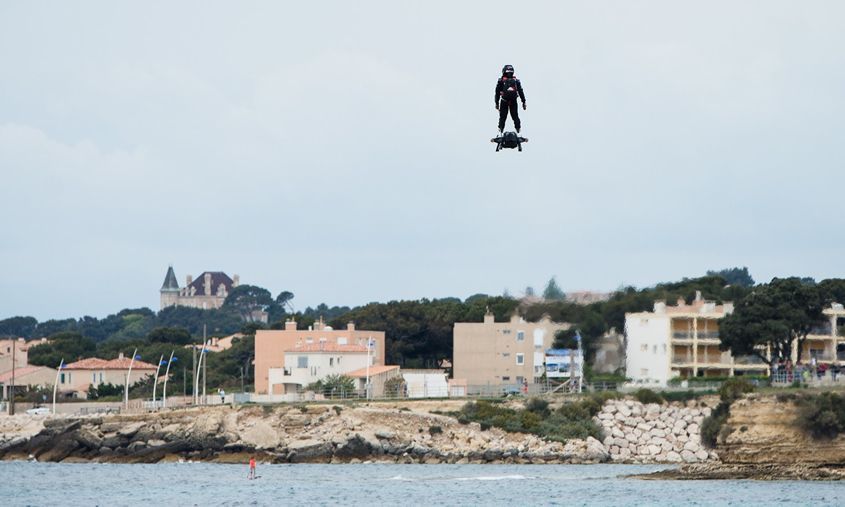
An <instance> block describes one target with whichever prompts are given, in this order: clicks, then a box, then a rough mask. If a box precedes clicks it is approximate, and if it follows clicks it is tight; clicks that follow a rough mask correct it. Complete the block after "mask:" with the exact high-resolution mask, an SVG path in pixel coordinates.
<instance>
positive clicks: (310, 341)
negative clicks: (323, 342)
mask: <svg viewBox="0 0 845 507" xmlns="http://www.w3.org/2000/svg"><path fill="white" fill-rule="evenodd" d="M305 343H314V338H310V337H309V338H306V339H305Z"/></svg>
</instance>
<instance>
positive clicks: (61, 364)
mask: <svg viewBox="0 0 845 507" xmlns="http://www.w3.org/2000/svg"><path fill="white" fill-rule="evenodd" d="M64 365H65V358H62V360H61V361H60V362H59V369H58V370H56V381H55V382H53V415H56V388H58V387H59V374H60V373H61V372H62V368H64V367H65V366H64Z"/></svg>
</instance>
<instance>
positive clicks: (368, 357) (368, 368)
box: [364, 336, 373, 400]
mask: <svg viewBox="0 0 845 507" xmlns="http://www.w3.org/2000/svg"><path fill="white" fill-rule="evenodd" d="M372 343H373V337H372V336H370V337H369V338H367V382H366V383H365V384H364V389H366V392H365V394H366V397H367V399H368V400H369V399H370V349H371V348H372V347H371V345H372Z"/></svg>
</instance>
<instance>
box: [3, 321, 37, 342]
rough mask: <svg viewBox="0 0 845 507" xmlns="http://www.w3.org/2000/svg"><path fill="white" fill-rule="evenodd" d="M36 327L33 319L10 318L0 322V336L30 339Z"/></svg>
mask: <svg viewBox="0 0 845 507" xmlns="http://www.w3.org/2000/svg"><path fill="white" fill-rule="evenodd" d="M37 326H38V321H37V320H36V319H35V317H10V318H8V319H3V320H0V336H10V337H13V338H31V337H32V335H33V334H34V333H35V328H36V327H37Z"/></svg>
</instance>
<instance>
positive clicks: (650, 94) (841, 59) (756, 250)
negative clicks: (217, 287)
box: [0, 0, 845, 320]
mask: <svg viewBox="0 0 845 507" xmlns="http://www.w3.org/2000/svg"><path fill="white" fill-rule="evenodd" d="M127 4H134V5H133V6H127ZM409 5H410V3H409V2H395V1H384V2H369V1H362V2H348V1H337V2H225V3H224V2H206V1H202V2H170V1H168V2H111V1H103V2H58V1H57V2H27V1H20V2H13V1H4V2H2V3H0V175H2V178H0V220H2V230H0V265H2V269H3V271H2V276H0V318H5V317H9V316H13V315H32V316H35V317H36V318H38V319H39V320H44V319H48V318H59V317H80V316H82V315H93V316H97V317H104V316H106V315H107V314H109V313H114V312H117V311H119V310H120V309H122V308H126V307H139V306H148V307H151V308H153V309H154V310H158V305H159V299H158V291H159V288H160V287H161V284H162V282H163V280H164V275H165V272H166V271H167V267H168V265H171V264H172V265H173V267H174V269H175V271H176V275H177V277H178V279H179V282H180V284H184V279H185V275H188V274H191V275H193V276H195V277H196V276H197V275H199V274H200V273H201V272H202V271H205V270H212V271H217V270H220V271H225V272H226V273H228V274H230V275H232V274H238V275H240V277H241V282H242V283H249V284H255V285H260V286H262V287H265V288H267V289H269V290H270V291H271V292H272V293H273V295H276V294H277V293H278V292H279V291H282V290H290V291H292V292H294V293H295V294H296V299H295V301H294V302H295V303H296V305H297V307H298V308H305V306H308V305H311V306H313V305H316V304H318V303H320V302H326V303H328V304H330V305H335V304H338V305H350V306H353V305H358V304H363V303H367V302H369V301H387V300H391V299H404V298H413V299H416V298H420V297H444V296H459V297H466V296H468V295H470V294H473V293H477V292H486V293H491V294H500V293H502V291H503V290H504V289H506V288H507V289H508V290H509V291H510V292H511V293H512V294H514V295H518V294H520V293H521V292H522V291H523V289H524V288H525V286H526V285H529V284H530V285H533V286H535V287H537V288H538V289H541V288H542V286H543V284H544V283H545V282H546V281H547V280H548V279H549V277H550V276H552V275H556V276H557V280H558V282H559V284H560V285H561V287H563V289H564V290H578V289H595V290H609V289H614V288H617V287H618V286H620V285H621V284H634V285H637V286H645V285H652V284H654V283H656V282H659V281H665V280H676V279H680V278H681V277H683V276H696V275H700V274H703V273H704V272H705V271H706V270H707V269H715V268H723V267H728V266H746V265H747V266H748V267H749V268H750V270H751V273H752V275H753V276H754V277H755V278H756V279H757V280H758V281H760V280H768V279H770V278H771V277H773V276H784V275H803V276H813V277H816V278H819V279H821V278H826V277H845V269H843V266H845V262H844V261H845V257H844V256H843V254H845V230H843V228H842V225H843V222H842V217H843V211H842V209H843V202H845V201H843V195H845V185H844V184H845V175H843V169H844V168H845V164H843V162H845V156H843V149H845V136H844V135H843V113H845V100H844V99H845V97H843V94H845V30H843V29H842V28H843V26H845V3H843V2H838V1H830V2H820V1H816V2H813V1H804V2H794V1H789V2H779V1H772V0H765V1H756V2H755V1H743V2H736V1H725V2H714V1H711V2H678V1H675V0H672V1H618V2H610V1H600V2H595V1H582V2H561V1H550V2H513V1H512V0H511V1H506V2H492V1H485V2H452V1H447V2H437V1H427V2H414V3H413V6H409ZM506 63H507V64H513V65H514V66H515V67H516V74H517V76H518V77H519V78H521V79H522V82H523V86H524V89H525V93H526V96H527V100H528V110H527V111H524V112H522V111H521V115H522V118H523V123H524V134H525V135H526V136H527V137H528V138H530V142H529V143H528V144H527V145H526V146H525V151H523V152H522V153H518V152H516V151H515V150H513V151H511V150H508V151H505V152H501V153H495V152H494V146H493V145H492V144H491V143H490V142H489V139H490V138H491V137H493V135H494V134H495V130H496V121H497V113H496V111H495V110H494V108H493V89H494V86H495V81H496V79H497V77H498V75H499V72H500V69H501V67H502V66H503V65H504V64H506Z"/></svg>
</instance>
